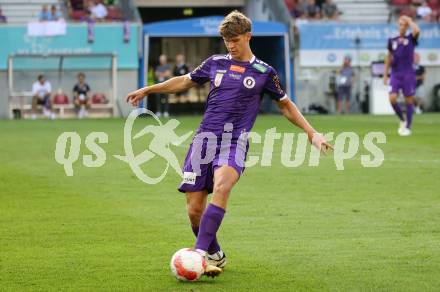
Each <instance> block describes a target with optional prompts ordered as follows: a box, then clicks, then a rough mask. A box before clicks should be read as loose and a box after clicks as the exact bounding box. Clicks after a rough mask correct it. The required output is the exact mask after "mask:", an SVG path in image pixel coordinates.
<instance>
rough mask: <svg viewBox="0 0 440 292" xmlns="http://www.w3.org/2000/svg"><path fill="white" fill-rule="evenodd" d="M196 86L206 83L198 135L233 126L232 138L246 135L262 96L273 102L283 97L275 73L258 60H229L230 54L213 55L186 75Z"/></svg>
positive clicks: (221, 130)
mask: <svg viewBox="0 0 440 292" xmlns="http://www.w3.org/2000/svg"><path fill="white" fill-rule="evenodd" d="M189 77H190V78H191V80H192V81H194V82H197V83H199V84H203V83H205V82H208V81H209V82H210V91H209V94H208V98H207V104H206V110H205V115H204V117H203V120H202V123H201V124H200V127H199V130H198V132H203V131H210V132H213V133H215V134H221V133H222V132H223V128H224V125H225V124H226V123H232V124H233V129H234V130H233V136H234V137H238V136H239V135H240V133H241V132H242V131H246V132H249V131H250V129H251V128H252V126H253V125H254V122H255V119H256V117H257V114H258V111H259V107H260V102H261V98H262V96H263V94H264V93H267V94H268V95H270V97H271V98H272V99H274V100H280V99H282V98H287V96H286V94H285V92H284V90H283V89H282V88H281V85H280V80H279V78H278V75H277V72H276V71H275V69H273V68H272V67H271V66H269V65H267V64H266V63H264V62H263V61H261V60H258V59H256V58H255V57H252V59H251V60H250V61H248V62H239V61H235V60H233V59H232V58H231V57H230V55H214V56H211V57H210V58H208V59H206V60H205V61H204V62H203V63H202V64H201V65H200V66H199V67H197V68H196V69H195V70H194V71H193V72H191V73H190V74H189Z"/></svg>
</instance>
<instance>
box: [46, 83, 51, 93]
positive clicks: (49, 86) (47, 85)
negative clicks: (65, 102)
mask: <svg viewBox="0 0 440 292" xmlns="http://www.w3.org/2000/svg"><path fill="white" fill-rule="evenodd" d="M46 82H47V83H46V87H47V88H46V90H47V92H48V93H52V85H51V84H50V82H49V81H46Z"/></svg>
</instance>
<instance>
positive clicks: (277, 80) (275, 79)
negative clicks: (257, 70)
mask: <svg viewBox="0 0 440 292" xmlns="http://www.w3.org/2000/svg"><path fill="white" fill-rule="evenodd" d="M272 82H273V84H274V85H275V88H276V89H277V90H278V93H279V94H283V93H284V91H283V89H282V88H281V84H280V78H278V75H276V74H273V75H272Z"/></svg>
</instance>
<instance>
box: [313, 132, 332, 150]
mask: <svg viewBox="0 0 440 292" xmlns="http://www.w3.org/2000/svg"><path fill="white" fill-rule="evenodd" d="M312 144H313V145H314V146H315V147H316V148H318V149H319V150H320V151H321V152H322V153H324V154H325V155H327V153H329V152H330V151H331V150H333V145H331V144H330V143H328V142H327V140H326V139H325V137H324V135H322V134H320V133H313V135H312Z"/></svg>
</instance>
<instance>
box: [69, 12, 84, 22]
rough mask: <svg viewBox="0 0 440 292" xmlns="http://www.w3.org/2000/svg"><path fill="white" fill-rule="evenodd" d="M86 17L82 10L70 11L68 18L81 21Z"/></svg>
mask: <svg viewBox="0 0 440 292" xmlns="http://www.w3.org/2000/svg"><path fill="white" fill-rule="evenodd" d="M85 16H86V12H85V11H84V10H72V11H70V18H71V19H73V20H78V21H79V20H81V19H82V18H83V17H85Z"/></svg>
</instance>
